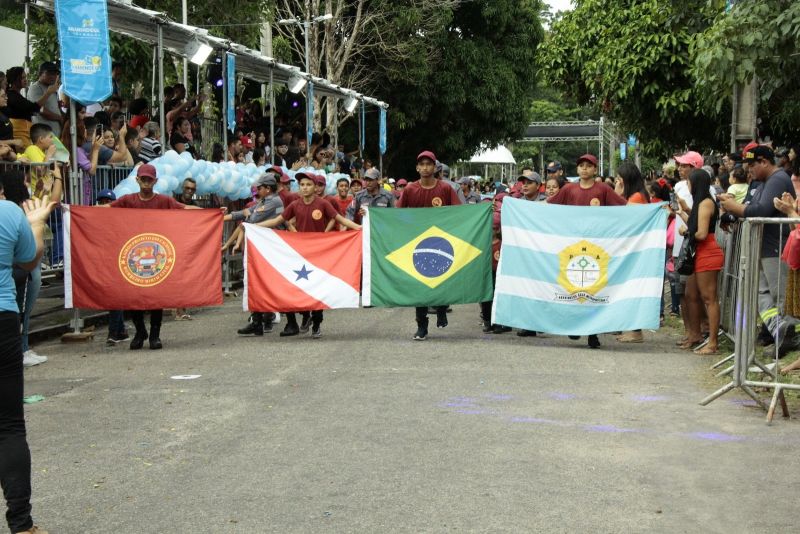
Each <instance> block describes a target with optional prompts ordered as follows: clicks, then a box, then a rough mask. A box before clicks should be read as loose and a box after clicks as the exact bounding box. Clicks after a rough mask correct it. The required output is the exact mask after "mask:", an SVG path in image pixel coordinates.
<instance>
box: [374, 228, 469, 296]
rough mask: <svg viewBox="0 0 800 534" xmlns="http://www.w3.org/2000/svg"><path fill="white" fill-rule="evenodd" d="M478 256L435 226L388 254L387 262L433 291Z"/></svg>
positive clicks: (465, 244)
mask: <svg viewBox="0 0 800 534" xmlns="http://www.w3.org/2000/svg"><path fill="white" fill-rule="evenodd" d="M480 255H481V250H480V249H478V248H476V247H474V246H472V245H470V244H469V243H467V242H466V241H464V240H463V239H459V238H458V237H456V236H454V235H452V234H449V233H447V232H445V231H444V230H442V229H441V228H439V227H437V226H431V227H430V228H428V229H427V230H425V231H424V232H422V233H421V234H419V235H418V236H417V237H415V238H414V239H412V240H411V241H409V242H408V243H406V244H405V245H403V246H402V247H400V248H398V249H397V250H395V251H394V252H391V253H389V254H388V255H387V256H386V259H387V260H388V261H389V262H391V263H392V264H393V265H395V266H396V267H397V268H399V269H400V270H401V271H403V272H404V273H406V274H407V275H408V276H410V277H412V278H414V279H415V280H417V281H419V282H422V283H423V284H425V285H426V286H428V287H430V288H431V289H433V288H436V287H437V286H439V285H440V284H442V283H444V282H446V281H447V280H449V279H450V278H451V277H452V276H453V275H455V274H456V273H457V272H458V271H460V270H461V269H463V268H464V267H465V266H466V265H467V264H469V263H470V262H471V261H472V260H474V259H475V258H477V257H478V256H480Z"/></svg>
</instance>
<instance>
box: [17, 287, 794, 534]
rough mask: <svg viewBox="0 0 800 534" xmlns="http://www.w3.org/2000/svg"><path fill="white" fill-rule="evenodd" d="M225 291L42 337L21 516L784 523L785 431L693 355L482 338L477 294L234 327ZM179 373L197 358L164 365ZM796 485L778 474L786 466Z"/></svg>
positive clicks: (660, 343) (31, 389)
mask: <svg viewBox="0 0 800 534" xmlns="http://www.w3.org/2000/svg"><path fill="white" fill-rule="evenodd" d="M245 319H246V315H245V314H244V313H243V312H241V311H240V304H239V302H237V301H236V300H229V301H227V302H226V305H225V306H224V307H221V308H218V309H209V310H202V311H200V312H199V313H197V314H196V315H195V319H194V320H193V321H191V322H188V321H187V322H172V321H167V322H166V323H165V326H164V331H163V333H162V339H163V340H164V343H165V348H164V350H162V351H149V350H146V349H145V350H143V351H140V352H132V351H129V350H127V348H126V347H125V348H123V347H117V348H111V349H109V348H106V346H105V332H104V331H101V332H98V336H97V339H96V340H95V341H94V342H93V343H91V344H85V345H62V344H60V343H58V342H57V341H54V342H51V343H45V344H42V345H39V346H37V347H36V349H37V350H38V351H39V352H40V353H42V354H46V355H48V356H49V357H50V361H49V362H48V363H46V364H44V365H42V366H39V367H36V368H32V369H29V370H27V371H26V394H27V395H32V394H42V395H44V396H45V397H46V398H45V400H44V401H43V402H39V403H36V404H30V405H28V406H27V407H26V414H27V418H28V425H29V440H30V443H31V449H32V454H33V467H34V502H33V505H34V516H35V518H36V519H37V522H38V523H40V524H41V525H43V526H44V527H47V528H48V529H49V530H50V532H51V533H53V534H64V533H69V534H72V533H109V532H114V533H136V534H140V533H156V532H159V533H160V532H171V533H172V532H175V533H194V532H199V533H205V532H208V533H228V532H236V533H239V532H241V533H251V532H256V533H257V532H280V533H285V532H286V533H288V532H367V533H380V532H548V533H552V532H609V533H616V532H702V533H713V532H719V533H725V534H730V533H735V532H760V533H761V532H794V531H796V528H797V527H796V524H797V520H796V516H797V510H796V508H795V506H794V502H793V501H794V497H795V494H796V491H795V490H796V489H797V487H798V486H797V483H796V477H797V473H798V465H799V464H800V461H798V454H797V451H798V445H799V444H800V434H798V429H800V426H799V425H798V423H797V421H796V420H788V421H785V420H782V419H780V418H778V419H777V420H776V422H775V424H774V425H772V426H767V425H765V423H764V414H763V413H762V412H761V411H760V410H759V409H757V408H753V407H752V406H748V403H747V402H746V401H745V400H744V397H743V396H742V395H741V394H739V393H732V394H729V395H728V396H726V397H723V398H722V399H720V400H718V401H716V402H715V403H712V404H711V405H709V406H708V407H701V406H699V405H698V404H697V402H698V400H700V399H701V398H702V397H703V396H705V395H706V394H707V393H708V392H709V391H711V390H712V389H713V386H712V385H709V384H708V382H707V377H708V376H709V375H710V373H709V372H708V371H707V366H708V363H709V361H708V360H706V359H702V358H700V357H697V356H694V355H692V354H688V353H686V352H680V351H678V350H675V349H674V346H673V344H672V339H671V338H670V337H669V336H668V335H667V333H664V332H661V333H658V334H653V333H646V335H647V337H648V339H649V340H651V342H649V343H648V344H645V345H620V344H618V343H616V342H615V341H613V338H612V337H611V336H603V337H602V338H601V339H602V341H603V344H604V346H603V348H602V350H597V351H592V350H588V349H587V348H586V346H585V339H583V340H581V341H580V342H577V341H570V340H568V339H567V338H563V337H555V336H553V337H547V338H544V339H542V338H535V339H534V338H527V339H526V338H518V337H516V336H514V335H513V334H506V335H502V336H490V335H483V334H482V333H481V330H480V328H479V326H478V317H477V306H458V307H456V309H455V311H454V313H452V314H451V316H450V323H451V326H450V327H448V328H447V329H445V330H438V331H437V330H434V331H433V332H432V334H431V336H430V338H429V340H428V341H426V342H422V343H420V342H413V341H411V339H410V337H411V334H412V333H413V330H414V327H413V310H409V309H393V310H383V309H362V310H339V311H334V312H328V313H326V317H325V322H324V323H323V334H324V335H323V338H322V339H321V340H312V339H311V338H310V337H302V338H284V339H281V338H279V337H278V335H277V328H276V331H275V332H274V333H273V334H270V335H267V336H265V337H264V338H260V339H259V338H238V337H237V336H236V334H235V330H236V328H238V327H240V326H243V324H244V321H245ZM175 375H201V376H200V377H199V378H196V379H193V380H175V379H172V378H171V377H173V376H175ZM793 480H794V481H795V482H792V481H793Z"/></svg>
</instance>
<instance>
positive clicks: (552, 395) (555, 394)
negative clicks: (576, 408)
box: [547, 391, 578, 401]
mask: <svg viewBox="0 0 800 534" xmlns="http://www.w3.org/2000/svg"><path fill="white" fill-rule="evenodd" d="M547 396H548V397H550V398H551V399H553V400H560V401H564V400H572V399H577V398H578V396H577V395H573V394H572V393H559V392H557V391H553V392H550V393H548V394H547Z"/></svg>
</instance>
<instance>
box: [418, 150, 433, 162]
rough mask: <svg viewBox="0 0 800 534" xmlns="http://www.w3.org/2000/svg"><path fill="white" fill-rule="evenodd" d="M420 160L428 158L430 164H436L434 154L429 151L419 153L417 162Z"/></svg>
mask: <svg viewBox="0 0 800 534" xmlns="http://www.w3.org/2000/svg"><path fill="white" fill-rule="evenodd" d="M422 158H428V159H429V160H431V161H432V162H434V163H436V161H437V160H436V154H434V153H433V152H431V151H430V150H425V151H424V152H420V153H419V156H417V161H419V160H421V159H422Z"/></svg>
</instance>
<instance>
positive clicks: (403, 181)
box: [395, 178, 408, 187]
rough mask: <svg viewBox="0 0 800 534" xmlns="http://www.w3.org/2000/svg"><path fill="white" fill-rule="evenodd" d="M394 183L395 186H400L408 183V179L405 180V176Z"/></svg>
mask: <svg viewBox="0 0 800 534" xmlns="http://www.w3.org/2000/svg"><path fill="white" fill-rule="evenodd" d="M395 185H396V186H397V187H400V186H401V185H408V180H406V179H405V178H400V179H399V180H397V183H396V184H395Z"/></svg>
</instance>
